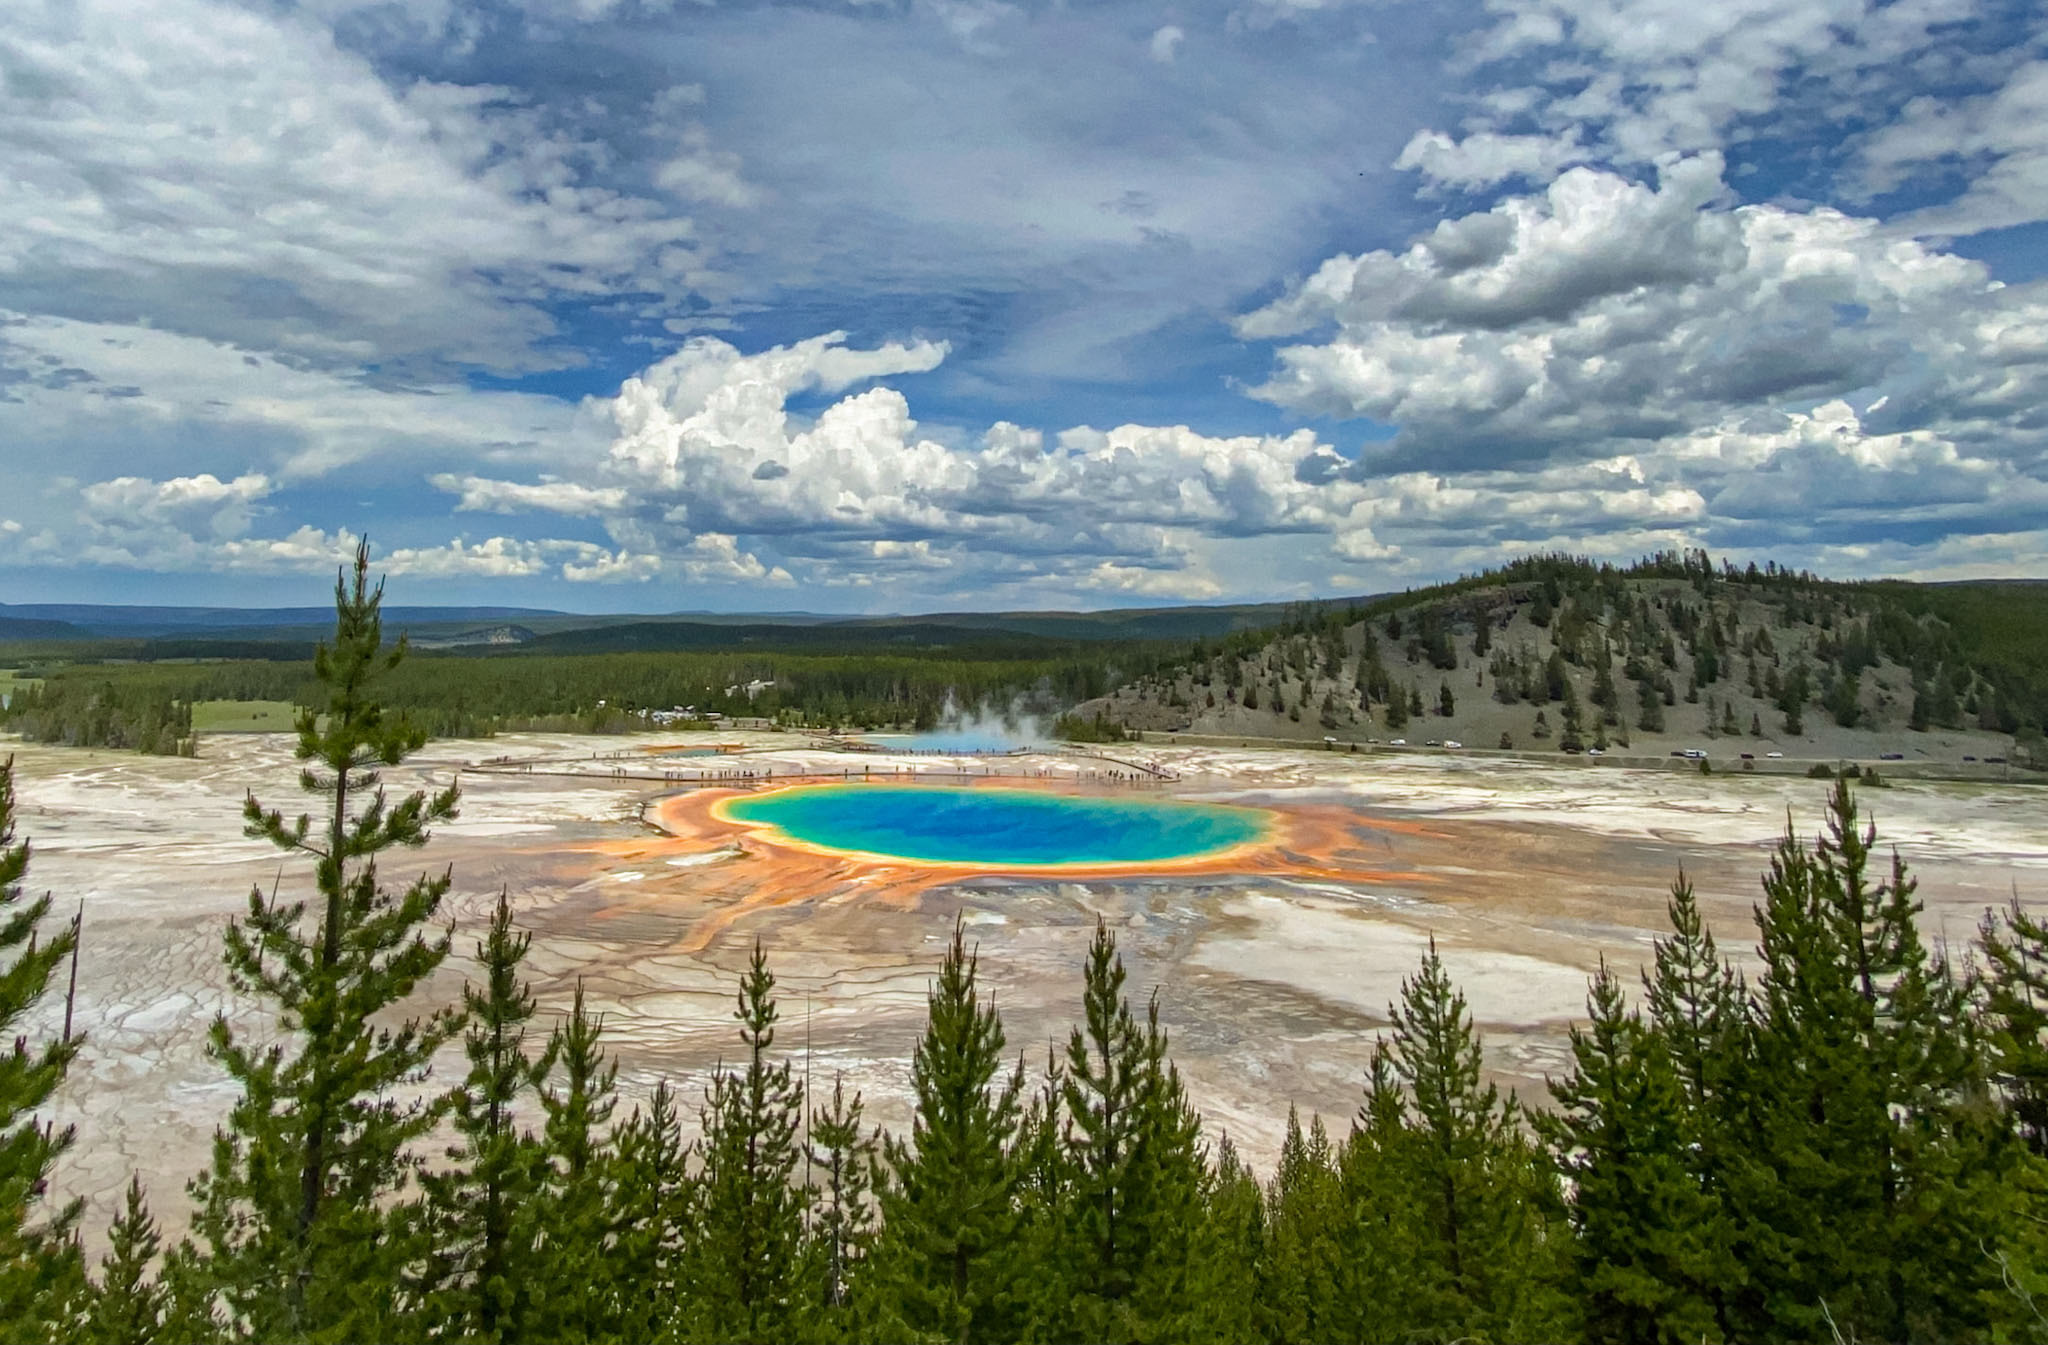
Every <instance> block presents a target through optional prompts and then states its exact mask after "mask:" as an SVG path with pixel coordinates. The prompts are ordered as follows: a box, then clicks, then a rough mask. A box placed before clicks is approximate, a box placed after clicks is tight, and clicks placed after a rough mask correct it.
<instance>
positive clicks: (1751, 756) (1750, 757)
mask: <svg viewBox="0 0 2048 1345" xmlns="http://www.w3.org/2000/svg"><path fill="white" fill-rule="evenodd" d="M1742 759H1743V760H1744V761H1755V760H1756V753H1754V752H1744V753H1743V754H1742Z"/></svg>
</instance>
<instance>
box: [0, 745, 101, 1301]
mask: <svg viewBox="0 0 2048 1345" xmlns="http://www.w3.org/2000/svg"><path fill="white" fill-rule="evenodd" d="M14 813H15V795H14V758H12V757H9V758H8V759H7V760H6V761H5V762H4V763H0V957H5V958H8V959H10V960H8V961H6V962H5V964H4V966H0V1034H6V1035H11V1036H13V1039H14V1047H13V1049H12V1050H11V1051H5V1052H0V1335H4V1336H6V1337H9V1338H14V1339H20V1340H37V1339H43V1338H49V1337H55V1336H61V1335H62V1334H63V1333H64V1331H65V1329H66V1323H67V1322H68V1321H69V1320H70V1319H71V1316H72V1314H73V1313H75V1311H76V1310H77V1305H78V1298H79V1294H80V1291H81V1290H82V1288H83V1283H84V1281H83V1274H84V1267H83V1263H82V1262H81V1260H80V1258H79V1255H78V1247H77V1243H76V1241H75V1240H74V1239H73V1236H72V1228H73V1225H75V1224H76V1222H77V1220H78V1213H79V1209H80V1206H79V1204H78V1203H77V1202H72V1203H70V1204H67V1205H64V1206H61V1207H59V1208H57V1209H55V1210H47V1211H46V1210H45V1209H44V1206H43V1199H42V1198H43V1194H44V1192H45V1190H46V1189H47V1187H48V1183H49V1176H50V1168H51V1166H52V1165H53V1164H55V1163H56V1161H57V1158H58V1156H59V1155H60V1154H62V1153H63V1152H64V1151H65V1150H66V1149H68V1148H70V1147H71V1141H72V1131H71V1128H70V1127H68V1126H67V1127H65V1128H64V1129H63V1130H57V1129H54V1128H53V1127H51V1126H50V1125H48V1124H46V1123H45V1122H43V1121H41V1120H39V1119H37V1117H36V1115H35V1113H36V1111H37V1110H38V1109H39V1108H41V1107H42V1106H43V1104H44V1103H46V1102H48V1101H49V1100H50V1097H51V1095H52V1094H54V1093H55V1092H56V1091H57V1085H58V1084H60V1083H62V1082H63V1081H64V1072H65V1070H66V1069H68V1068H69V1067H70V1065H71V1061H72V1058H73V1057H74V1056H76V1055H77V1053H78V1045H79V1042H78V1039H77V1038H76V1037H73V1038H71V1039H70V1040H63V1039H54V1040H49V1041H44V1042H41V1043H39V1044H38V1045H35V1046H33V1047H31V1046H30V1044H29V1039H28V1037H27V1036H26V1035H24V1034H23V1033H22V1030H21V1028H22V1017H23V1015H25V1014H27V1013H28V1012H29V1011H30V1010H31V1009H33V1008H34V1007H35V1006H36V1004H37V1003H38V1002H39V1001H40V1000H41V999H42V997H43V995H44V993H45V992H46V991H47V990H48V988H49V984H50V975H51V973H52V972H54V971H55V970H56V969H57V968H58V967H60V966H62V965H63V963H64V961H65V959H66V958H68V957H70V956H71V952H72V948H73V947H74V945H75V944H76V941H77V938H78V929H77V927H76V926H75V925H72V924H70V923H69V922H67V923H66V924H65V926H64V927H63V928H62V929H60V930H58V931H57V933H56V935H55V936H54V937H52V938H50V939H47V940H45V939H44V938H42V932H41V929H40V926H41V925H42V922H43V919H44V917H45V916H47V915H48V914H49V913H50V896H49V894H48V893H44V894H43V895H42V896H40V897H35V898H32V899H29V900H23V894H22V890H21V884H22V879H23V878H24V877H25V876H26V875H27V873H28V861H29V843H28V842H27V841H22V842H21V843H20V844H18V845H17V844H15V841H14Z"/></svg>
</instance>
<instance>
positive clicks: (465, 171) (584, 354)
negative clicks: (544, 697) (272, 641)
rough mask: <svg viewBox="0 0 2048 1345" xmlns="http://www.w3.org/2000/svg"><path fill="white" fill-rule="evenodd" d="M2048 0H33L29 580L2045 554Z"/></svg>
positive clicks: (860, 597) (309, 590) (7, 446)
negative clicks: (1659, 554) (1670, 553)
mask: <svg viewBox="0 0 2048 1345" xmlns="http://www.w3.org/2000/svg"><path fill="white" fill-rule="evenodd" d="M2044 407H2048V16H2044V14H2043V13H2042V12H2041V11H2040V9H2039V7H2038V6H2034V5H2025V4H2007V5H2000V4H1987V5H1981V6H1975V7H1967V6H1959V5H1957V4H1956V3H1955V2H1954V0H1894V2H1893V3H1890V4H1876V3H1869V2H1868V0H1727V2H1726V3H1721V4H1716V5H1701V4H1699V3H1697V0H1485V2H1484V3H1478V4H1468V3H1457V2H1456V0H1453V2H1451V3H1389V2H1387V0H1223V2H1221V3H1215V4H1186V3H1173V4H1159V3H1103V4H1088V5H1082V4H1074V3H1058V4H1039V3H1025V2H1023V0H1015V2H1013V0H865V2H862V3H850V2H848V0H815V2H813V3H802V4H793V3H766V2H756V3H741V4H731V3H719V2H715V0H714V2H712V3H701V4H700V3H689V2H688V0H676V2H675V3H667V2H665V0H512V2H510V3H496V4H475V3H468V0H412V2H411V3H406V4H385V3H363V2H362V0H309V2H308V3H303V4H285V3H231V2H230V0H150V3H114V2H113V0H63V2H61V3H60V2H59V0H17V3H14V4H11V5H9V6H7V7H5V9H4V11H0V455H4V461H5V464H6V466H7V467H8V469H9V471H8V480H9V482H10V486H11V489H10V490H9V491H8V492H7V494H6V495H5V496H4V497H0V601H14V602H28V601H39V600H43V601H55V600H65V601H95V600H97V601H122V602H206V603H219V602H249V603H258V602H262V603H268V602H294V601H318V600H319V596H320V594H321V592H322V591H323V589H324V586H325V583H326V582H327V579H326V576H328V575H330V574H331V572H332V567H333V565H334V564H335V563H336V560H337V559H338V558H339V557H340V556H341V555H342V554H344V553H345V552H346V551H347V550H348V549H349V548H350V547H351V546H352V545H353V542H354V539H355V538H356V537H358V536H360V535H362V534H364V533H367V534H368V535H369V536H370V537H371V539H372V541H373V544H374V546H375V549H376V552H377V554H378V556H379V558H380V562H381V564H382V565H383V566H384V567H386V568H387V569H388V570H389V572H390V573H391V575H392V583H393V592H394V594H395V595H400V596H401V597H402V600H403V601H406V602H485V603H513V604H531V605H536V606H558V607H568V608H574V609H579V610H640V611H652V610H675V609H688V608H715V609H770V608H772V609H788V608H806V609H811V610H846V611H890V610H926V609H934V608H958V607H998V606H1000V607H1054V606H1091V607H1092V606H1109V605H1123V604H1134V603H1144V604H1152V603H1160V602H1173V601H1218V600H1233V599H1267V598H1287V597H1295V596H1302V595H1308V594H1328V593H1338V592H1360V591H1372V590H1380V589H1385V588H1390V587H1400V586H1403V585H1408V584H1414V583H1419V582H1425V581H1428V580H1432V579H1436V578H1441V577H1446V576H1449V575H1452V574H1456V573H1458V572H1461V571H1466V570H1470V569H1473V568H1476V567H1478V566H1481V565H1484V564H1487V563H1489V562H1492V561H1495V560H1499V559H1502V558H1505V557H1507V556H1510V555H1514V554H1517V553H1520V552H1524V551H1528V550H1531V549H1556V548H1564V549H1570V550H1573V551H1582V552H1589V553H1592V554H1596V555H1601V556H1611V557H1615V558H1628V557H1633V556H1635V555H1638V554H1641V553H1643V552H1646V551H1649V550H1653V549H1656V548H1660V547H1670V546H1706V547H1709V548H1711V549H1713V550H1715V551H1717V552H1728V553H1734V554H1739V555H1743V556H1770V557H1775V558H1777V559H1780V560H1782V561H1787V562H1790V563H1794V564H1801V565H1810V566H1812V567H1813V568H1816V569H1819V570H1822V571H1824V572H1827V573H1832V574H1839V575H1874V574H1895V575H1909V576H1920V577H1929V578H1956V577H1967V576H1976V575H2048V411H2044Z"/></svg>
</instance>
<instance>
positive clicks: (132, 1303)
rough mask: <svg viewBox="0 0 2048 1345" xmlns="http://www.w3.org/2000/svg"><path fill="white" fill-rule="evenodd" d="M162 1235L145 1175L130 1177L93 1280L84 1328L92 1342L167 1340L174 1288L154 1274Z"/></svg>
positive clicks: (126, 1344)
mask: <svg viewBox="0 0 2048 1345" xmlns="http://www.w3.org/2000/svg"><path fill="white" fill-rule="evenodd" d="M162 1248H163V1235H162V1234H160V1233H159V1232H158V1231H157V1227H156V1220H155V1219H154V1218H152V1217H151V1216H150V1213H149V1206H148V1204H147V1202H145V1201H144V1199H143V1196H142V1178H141V1177H139V1176H136V1177H130V1178H129V1179H128V1194H127V1196H126V1198H125V1199H124V1200H123V1202H122V1205H121V1213H120V1214H119V1215H117V1216H116V1217H115V1219H114V1222H113V1224H112V1225H111V1226H109V1228H108V1229H107V1254H106V1255H105V1256H104V1257H102V1258H101V1259H100V1274H99V1283H98V1284H96V1285H94V1286H93V1293H92V1307H91V1309H90V1311H89V1313H88V1315H87V1318H86V1323H85V1330H84V1333H83V1334H82V1335H81V1336H80V1337H78V1339H81V1340H83V1341H87V1342H90V1345H152V1342H155V1341H158V1340H165V1339H168V1337H167V1336H166V1334H165V1321H164V1319H165V1317H166V1316H168V1315H169V1313H170V1309H171V1302H170V1293H169V1291H168V1290H167V1289H166V1288H165V1286H164V1285H163V1283H162V1282H161V1281H160V1280H158V1279H156V1278H155V1277H154V1275H153V1274H152V1270H153V1267H154V1264H155V1262H156V1259H157V1253H158V1252H159V1251H161V1250H162Z"/></svg>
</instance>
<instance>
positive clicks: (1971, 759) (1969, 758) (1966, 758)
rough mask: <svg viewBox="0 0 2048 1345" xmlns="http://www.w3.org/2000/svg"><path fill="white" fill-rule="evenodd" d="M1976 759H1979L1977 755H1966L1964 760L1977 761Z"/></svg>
mask: <svg viewBox="0 0 2048 1345" xmlns="http://www.w3.org/2000/svg"><path fill="white" fill-rule="evenodd" d="M1976 759H1977V758H1975V757H1971V756H1966V757H1964V758H1963V760H1965V761H1975V760H1976Z"/></svg>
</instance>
